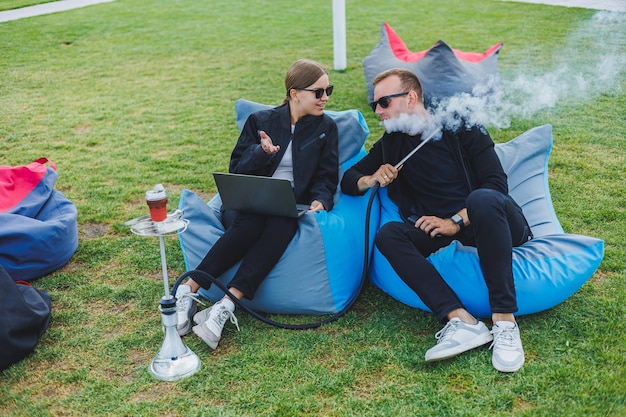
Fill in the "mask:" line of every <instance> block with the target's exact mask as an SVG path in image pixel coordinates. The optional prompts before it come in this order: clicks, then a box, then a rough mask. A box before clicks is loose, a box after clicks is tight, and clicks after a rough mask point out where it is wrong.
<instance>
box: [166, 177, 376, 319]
mask: <svg viewBox="0 0 626 417" xmlns="http://www.w3.org/2000/svg"><path fill="white" fill-rule="evenodd" d="M379 187H380V184H378V183H377V184H376V185H375V186H374V187H372V189H371V190H372V192H371V194H370V198H369V200H368V202H367V209H366V210H367V211H366V213H365V247H364V252H363V273H362V274H361V282H360V283H359V288H358V290H357V292H356V294H355V295H354V297H352V299H351V300H350V302H349V303H348V304H347V305H346V306H345V307H344V308H343V309H342V310H341V311H339V312H337V313H335V314H333V315H332V316H331V317H328V318H327V319H324V320H322V321H318V322H314V323H307V324H287V323H280V322H277V321H274V320H272V319H269V318H267V317H264V316H262V315H260V314H259V313H257V312H256V311H254V310H252V309H251V308H250V307H248V306H247V305H245V304H244V303H243V302H242V301H241V300H239V299H237V297H235V296H234V295H232V294H231V292H230V291H229V290H228V288H227V287H226V286H225V285H224V284H222V283H221V282H219V281H218V280H217V279H216V278H215V277H213V276H211V275H210V274H208V273H206V272H204V271H200V270H198V269H194V270H191V271H187V272H185V273H184V274H182V275H181V276H180V277H178V279H177V280H176V282H175V283H174V287H173V288H172V295H174V296H175V295H176V290H177V289H178V286H179V285H180V283H181V282H182V280H183V279H185V278H187V277H189V276H191V275H203V276H205V277H206V278H208V279H209V280H211V282H212V283H213V284H215V285H216V286H217V287H218V288H219V289H220V290H222V291H223V292H224V293H225V294H226V295H228V296H229V297H230V299H231V300H232V301H233V302H234V303H235V304H237V306H239V307H241V308H242V309H243V310H245V311H246V312H247V313H248V314H250V315H251V316H252V317H254V318H256V319H258V320H260V321H262V322H264V323H266V324H269V325H271V326H275V327H279V328H281V329H287V330H307V329H316V328H318V327H321V326H323V325H325V324H328V323H331V322H333V321H335V320H337V319H339V318H341V317H343V316H344V315H345V314H346V313H347V312H348V310H350V309H351V308H352V306H353V305H354V303H355V302H356V300H357V298H359V295H360V294H361V292H362V291H363V288H364V287H365V282H366V281H367V270H368V266H369V255H370V253H369V240H370V238H369V235H370V227H369V225H370V215H371V210H372V203H373V202H374V197H375V196H376V194H377V192H378V188H379Z"/></svg>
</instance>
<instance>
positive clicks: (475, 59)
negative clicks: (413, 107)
mask: <svg viewBox="0 0 626 417" xmlns="http://www.w3.org/2000/svg"><path fill="white" fill-rule="evenodd" d="M501 48H502V43H498V44H496V45H493V46H492V47H490V48H489V49H487V50H486V51H485V52H483V53H477V52H464V51H460V50H458V49H453V48H451V47H450V46H448V45H447V44H446V43H445V42H444V41H441V40H440V41H438V42H436V43H435V44H434V45H433V46H432V47H431V48H430V49H427V50H424V51H418V52H411V51H410V50H409V49H408V48H407V47H406V45H405V44H404V42H403V41H402V39H400V37H399V36H398V35H397V34H396V32H394V30H393V29H392V28H391V27H390V26H389V25H388V24H387V23H385V22H383V23H382V27H381V31H380V42H379V43H378V45H376V46H375V47H374V49H373V50H372V51H371V52H370V54H369V55H368V56H367V57H365V59H363V71H364V73H365V81H366V83H367V99H368V102H371V101H373V100H374V87H373V86H372V81H373V80H374V77H376V75H378V74H379V73H381V72H383V71H385V70H388V69H390V68H406V69H408V70H410V71H412V72H413V73H414V74H416V75H417V77H418V78H419V79H420V81H421V83H422V89H423V90H424V104H425V105H426V106H427V107H428V106H431V105H433V104H435V103H436V102H440V101H441V100H443V99H445V98H449V97H452V96H454V95H455V94H458V93H467V94H472V92H473V90H474V87H476V86H477V85H481V95H485V94H489V93H491V92H493V91H494V90H495V88H496V87H497V85H498V77H499V73H498V53H499V52H500V49H501ZM485 85H487V86H488V87H487V88H485Z"/></svg>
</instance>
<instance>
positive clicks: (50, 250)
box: [0, 167, 78, 281]
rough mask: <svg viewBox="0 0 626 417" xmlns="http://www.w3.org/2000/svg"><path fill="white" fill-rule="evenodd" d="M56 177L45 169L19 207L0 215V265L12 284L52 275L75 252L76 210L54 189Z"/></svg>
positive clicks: (50, 169)
mask: <svg viewBox="0 0 626 417" xmlns="http://www.w3.org/2000/svg"><path fill="white" fill-rule="evenodd" d="M57 177H58V174H57V172H56V171H55V170H54V169H52V168H50V167H48V168H47V172H46V174H45V176H44V177H43V178H42V180H41V182H40V183H39V184H37V186H36V187H35V188H34V189H33V190H32V191H31V192H30V193H29V194H28V195H27V196H26V197H25V198H24V199H23V200H22V201H21V202H20V204H18V205H16V206H15V207H13V208H12V209H11V210H9V211H7V212H4V213H0V265H2V266H3V267H4V268H5V269H6V271H7V272H8V274H9V275H10V276H11V277H12V278H13V279H14V280H15V281H19V280H23V281H30V280H33V279H36V278H39V277H42V276H44V275H47V274H50V273H51V272H54V271H55V270H57V269H59V268H60V267H62V266H63V265H65V264H66V263H67V262H68V261H69V260H70V259H71V258H72V256H73V255H74V253H75V252H76V249H77V248H78V210H77V209H76V206H75V205H74V203H72V202H71V201H70V200H68V199H67V198H66V197H65V195H63V193H61V192H60V191H57V190H55V189H54V184H55V182H56V179H57Z"/></svg>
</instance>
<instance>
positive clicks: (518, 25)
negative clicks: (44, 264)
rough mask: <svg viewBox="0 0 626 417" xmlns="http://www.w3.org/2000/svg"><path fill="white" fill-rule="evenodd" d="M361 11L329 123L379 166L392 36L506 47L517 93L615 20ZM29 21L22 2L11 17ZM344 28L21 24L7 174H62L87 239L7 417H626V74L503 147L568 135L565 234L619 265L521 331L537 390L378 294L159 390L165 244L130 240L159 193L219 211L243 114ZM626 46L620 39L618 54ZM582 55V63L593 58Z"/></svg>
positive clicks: (273, 6) (214, 357)
mask: <svg viewBox="0 0 626 417" xmlns="http://www.w3.org/2000/svg"><path fill="white" fill-rule="evenodd" d="M18 3H19V4H18ZM346 3H347V12H346V14H347V40H348V67H347V69H346V70H344V71H334V70H331V71H330V77H331V80H332V82H333V83H334V84H335V89H336V92H335V94H334V95H333V97H332V99H331V101H330V104H329V108H330V109H332V110H345V109H351V108H356V109H359V110H361V111H362V112H363V114H364V115H365V118H366V121H367V122H368V124H369V126H370V130H371V132H372V133H371V135H370V138H369V139H368V142H367V146H368V147H369V146H371V144H372V143H373V142H374V141H375V140H376V139H377V138H378V137H379V136H380V134H381V133H382V131H381V128H380V127H379V126H378V122H377V120H376V119H375V117H374V115H373V114H372V113H371V111H368V107H367V103H366V100H367V93H366V88H365V87H366V86H365V80H364V76H363V69H362V65H361V61H362V59H363V58H364V57H365V56H366V55H367V54H368V53H369V52H370V51H371V49H372V48H373V47H374V46H375V45H376V44H377V43H378V41H379V39H380V38H379V36H380V24H381V22H382V21H387V22H389V23H390V25H391V26H392V27H393V28H394V29H395V30H396V32H397V33H398V34H399V35H400V36H401V37H402V39H403V40H404V41H405V42H406V44H407V46H408V47H409V48H410V49H412V50H422V49H426V48H428V47H429V46H430V45H432V44H433V43H434V42H435V41H436V40H438V39H443V40H445V41H446V42H447V43H448V44H449V45H451V46H453V47H454V48H457V49H461V50H466V51H483V50H485V49H487V48H488V47H489V46H491V45H493V44H495V43H497V42H500V41H502V42H504V45H505V46H504V48H503V49H502V52H501V54H500V58H499V67H500V72H501V74H502V75H503V77H505V78H507V79H514V78H516V77H517V76H518V75H521V74H541V73H543V72H549V71H551V70H552V69H553V68H554V67H555V65H557V64H559V62H560V61H559V59H560V58H559V57H561V56H562V55H561V53H560V51H562V50H563V48H566V47H567V45H568V39H569V38H568V37H569V36H570V35H571V34H572V33H573V32H575V31H576V30H577V28H578V27H580V26H581V25H583V24H585V23H586V22H589V20H590V19H591V18H592V16H593V14H594V12H593V11H591V10H583V9H570V8H561V7H550V6H541V5H532V4H521V3H512V2H498V1H486V0H463V1H461V0H450V1H446V2H442V1H434V0H425V1H419V2H416V1H410V0H404V1H394V2H388V1H378V0H377V1H369V2H346ZM9 5H18V6H19V5H22V4H21V3H20V2H17V1H14V2H6V1H5V2H0V9H4V8H9V7H8V6H9ZM331 16H332V11H331V2H297V3H295V2H292V1H287V0H280V1H274V0H272V1H269V0H266V1H255V2H249V1H243V0H224V1H190V0H168V1H158V0H154V1H148V0H117V1H115V2H112V3H106V4H102V5H97V6H90V7H86V8H81V9H77V10H74V11H69V12H64V13H58V14H52V15H47V16H41V17H36V18H29V19H21V20H18V21H15V22H6V23H2V24H0V56H2V60H0V161H2V162H1V163H2V164H5V165H21V164H26V163H28V162H30V161H32V160H34V159H37V158H39V157H41V156H46V157H48V158H50V159H52V160H53V161H54V162H55V163H56V164H57V167H58V171H59V179H58V182H57V189H59V190H61V191H63V192H64V193H65V194H66V195H67V196H68V197H69V198H70V199H71V200H72V201H74V202H75V203H76V205H77V207H78V210H79V229H80V243H79V248H78V251H77V252H76V254H75V255H74V257H73V258H72V260H71V261H70V263H69V264H68V265H66V266H65V267H64V268H62V269H61V270H59V271H57V272H55V273H53V274H51V275H50V276H47V277H45V278H42V279H39V280H37V281H35V285H36V286H37V287H39V288H43V289H46V290H47V291H48V292H49V293H50V294H51V296H52V298H53V318H52V322H51V325H50V328H49V329H48V331H47V332H46V333H45V335H44V336H43V338H42V339H41V342H40V343H39V345H38V346H37V348H36V350H35V352H34V354H33V355H31V356H30V357H28V358H27V359H26V360H24V361H22V362H20V363H19V364H17V365H15V366H13V367H12V368H10V369H9V370H7V371H5V372H4V373H3V374H2V375H0V414H2V415H6V416H26V415H28V416H85V415H94V416H137V415H141V416H165V415H171V416H188V415H194V416H311V415H319V416H417V415H420V416H441V415H445V416H457V415H459V416H492V415H493V416H624V415H626V394H625V393H626V366H625V357H626V348H625V344H624V342H623V341H624V339H625V336H626V326H625V324H624V323H625V322H626V321H625V320H624V319H625V314H624V305H625V304H626V297H625V294H626V290H625V288H626V268H625V266H626V263H625V261H624V253H625V252H626V244H625V242H626V216H625V208H626V204H625V201H624V195H625V191H626V187H625V184H624V178H625V177H626V175H625V174H626V172H625V171H626V169H625V151H624V138H625V137H626V128H625V127H624V123H623V118H624V117H623V114H624V109H625V108H626V95H625V94H624V87H626V85H625V83H624V77H623V72H621V73H620V74H619V82H618V83H617V84H616V85H614V86H613V87H612V88H610V89H608V90H606V91H601V92H598V94H588V95H587V97H586V98H585V100H578V99H570V100H564V101H562V102H559V103H558V104H557V105H556V106H555V107H553V108H546V109H544V110H542V111H541V112H539V113H537V114H535V115H533V116H532V117H531V118H525V119H523V118H513V119H512V121H511V125H510V127H508V128H505V129H500V130H498V129H491V133H492V136H493V138H494V140H495V141H496V142H504V141H507V140H509V139H511V138H513V137H515V136H517V135H519V134H520V133H522V132H524V131H525V130H527V129H529V128H532V127H534V126H538V125H541V124H544V123H551V124H552V125H553V129H554V147H553V149H552V154H551V158H550V163H549V170H550V188H551V194H552V199H553V202H554V206H555V210H556V212H557V214H558V215H559V219H560V221H561V223H562V225H563V227H564V229H565V230H566V231H567V232H570V233H579V234H586V235H590V236H595V237H599V238H601V239H603V240H604V241H605V258H604V261H603V263H602V264H601V266H600V268H599V270H598V271H597V273H596V274H595V275H594V276H593V277H592V278H591V280H590V281H589V282H588V283H586V284H585V285H584V286H583V287H582V288H581V290H579V291H578V292H577V293H576V294H574V295H573V296H572V297H570V298H569V299H568V300H567V301H566V302H564V303H563V304H561V305H559V306H557V307H555V308H553V309H551V310H549V311H545V312H542V313H539V314H534V315H531V316H526V317H522V318H520V319H519V323H520V326H521V328H522V337H523V341H524V347H525V349H526V365H525V366H524V368H523V369H522V370H521V371H519V372H517V373H516V374H513V375H505V374H500V373H498V372H497V371H495V370H494V369H493V368H492V366H491V363H490V352H489V351H487V350H485V349H479V350H476V351H472V352H469V353H467V354H465V355H462V356H460V357H458V358H456V359H453V360H450V361H446V362H442V363H438V364H435V365H429V364H425V363H424V362H423V355H424V352H425V350H427V349H428V348H429V347H430V346H431V345H432V344H433V343H434V338H433V335H434V332H435V331H437V330H438V329H439V325H438V324H437V323H436V321H435V320H434V318H433V317H432V315H430V314H427V313H424V312H422V311H419V310H415V309H412V308H409V307H407V306H405V305H402V304H400V303H398V302H396V301H395V300H393V299H391V298H390V297H388V296H386V295H385V294H382V293H381V292H380V291H379V290H378V289H376V288H375V287H373V286H371V285H369V286H368V287H367V288H366V290H365V292H364V294H363V295H362V296H361V297H360V299H359V300H358V302H357V303H356V305H355V307H354V308H353V309H352V311H350V312H349V313H348V314H347V316H346V317H344V318H342V319H341V320H339V321H337V322H335V323H333V324H330V325H328V326H325V327H323V328H320V329H317V330H313V331H303V332H293V331H286V330H279V329H275V328H270V327H268V326H266V325H264V324H262V323H260V322H258V321H256V320H255V319H253V318H251V317H250V316H248V315H246V314H244V313H242V312H240V313H239V315H238V318H239V323H240V326H241V331H240V332H236V331H235V330H234V329H233V327H230V326H227V327H226V330H225V337H224V339H223V341H222V343H221V344H220V347H219V348H218V349H217V350H216V351H210V349H208V348H207V347H206V346H205V345H204V344H203V343H202V342H201V341H200V340H199V339H197V338H195V337H189V338H186V339H185V342H186V343H187V344H188V346H189V347H190V348H191V349H192V350H193V351H194V352H196V353H197V354H198V355H199V356H200V358H201V360H202V369H201V371H200V372H199V373H198V374H196V375H194V376H192V377H191V378H186V379H183V380H180V381H178V382H174V383H164V382H159V381H157V380H155V379H153V378H152V377H151V376H150V374H149V372H148V364H149V363H150V361H151V360H152V358H153V357H154V355H155V354H156V352H157V350H158V348H159V347H160V345H161V342H162V337H163V336H162V333H161V328H160V315H159V313H158V311H157V301H158V299H159V298H160V296H161V295H162V291H163V288H162V282H161V272H160V269H159V267H160V262H159V253H158V242H157V241H156V240H150V239H146V238H141V237H136V236H134V235H132V234H131V233H130V232H129V230H128V229H127V228H126V227H124V226H121V223H122V222H124V221H126V220H128V219H131V218H133V217H136V216H139V215H143V214H145V213H146V207H145V203H144V201H143V193H144V192H145V190H147V189H149V188H152V186H153V185H154V184H156V183H159V182H161V183H163V184H164V185H165V186H166V188H167V189H168V191H169V193H170V196H171V199H170V207H171V208H174V207H176V206H177V204H178V197H179V196H180V193H181V191H182V190H183V189H184V188H189V189H191V190H193V191H196V192H198V193H200V194H201V195H203V196H205V197H207V198H208V197H210V196H211V195H212V194H213V193H214V192H215V184H214V183H213V180H212V178H211V175H210V173H211V172H212V171H217V170H224V169H226V168H227V164H228V159H229V155H230V152H231V150H232V147H233V145H234V144H235V141H236V139H237V128H236V125H235V115H234V102H235V100H237V99H238V98H240V97H244V98H247V99H250V100H255V101H260V102H264V103H269V104H279V103H280V101H281V99H282V96H283V94H284V93H283V89H282V82H283V77H284V72H285V70H286V69H287V67H288V66H289V65H290V64H291V62H293V61H294V60H295V59H297V58H301V57H308V58H312V59H315V60H318V61H320V62H322V63H323V64H325V65H326V66H327V67H329V68H332V66H333V55H332V53H333V47H332V24H331ZM618 29H619V28H618ZM623 29H624V28H623V24H622V26H621V30H616V31H613V32H612V35H611V36H612V38H611V39H612V41H613V42H615V41H616V39H617V42H616V44H617V45H618V50H617V54H616V55H615V54H614V56H617V57H623V56H624V53H625V49H626V46H625V45H626V43H625V42H624V33H625V32H624V30H623ZM575 46H577V47H578V49H577V50H576V52H575V53H574V54H573V55H570V58H572V59H573V61H575V62H580V63H583V62H585V61H588V60H589V55H590V54H591V55H593V53H592V52H593V48H590V47H589V45H583V44H576V45H575ZM622 59H623V58H622ZM531 62H532V63H534V65H532V66H531V65H529V63H531ZM622 63H623V62H622ZM166 244H167V253H168V266H169V274H170V276H171V277H172V278H175V277H176V276H178V275H179V274H181V273H182V272H184V262H183V259H182V254H181V252H180V249H179V247H178V242H177V240H176V239H168V240H167V242H166ZM279 318H280V319H287V318H286V317H279ZM307 319H312V318H303V320H307Z"/></svg>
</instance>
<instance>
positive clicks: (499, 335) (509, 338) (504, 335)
mask: <svg viewBox="0 0 626 417" xmlns="http://www.w3.org/2000/svg"><path fill="white" fill-rule="evenodd" d="M514 329H515V327H513V328H510V329H509V328H505V329H501V328H497V329H492V330H491V334H492V335H493V342H491V345H490V346H489V349H491V348H493V347H494V346H495V345H496V344H498V346H499V347H501V348H504V349H516V348H517V345H516V343H515V339H516V337H515V334H514V333H513V330H514Z"/></svg>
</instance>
